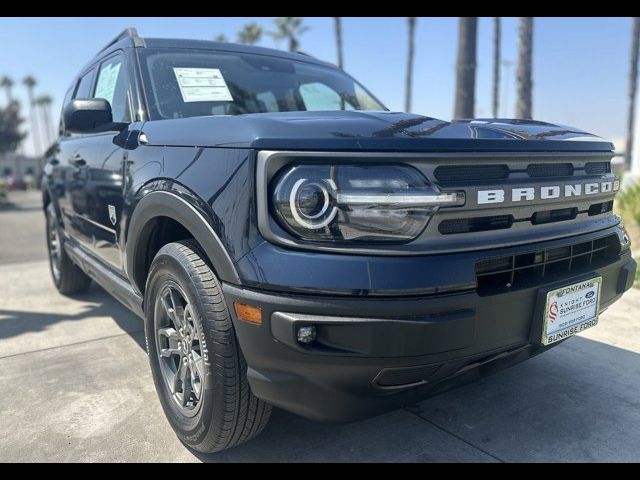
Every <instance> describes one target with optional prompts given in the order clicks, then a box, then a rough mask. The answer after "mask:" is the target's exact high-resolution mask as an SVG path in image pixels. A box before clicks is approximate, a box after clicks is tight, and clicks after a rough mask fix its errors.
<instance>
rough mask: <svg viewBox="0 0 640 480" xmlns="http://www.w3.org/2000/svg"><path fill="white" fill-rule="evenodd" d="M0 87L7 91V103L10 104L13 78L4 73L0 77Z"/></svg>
mask: <svg viewBox="0 0 640 480" xmlns="http://www.w3.org/2000/svg"><path fill="white" fill-rule="evenodd" d="M0 87H2V88H4V90H5V92H6V93H7V105H11V102H13V95H11V87H13V80H12V79H11V77H7V76H6V75H5V76H4V77H2V80H0Z"/></svg>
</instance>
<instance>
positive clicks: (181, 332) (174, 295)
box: [154, 280, 205, 417]
mask: <svg viewBox="0 0 640 480" xmlns="http://www.w3.org/2000/svg"><path fill="white" fill-rule="evenodd" d="M158 292H159V293H158V295H157V298H156V304H155V315H154V317H155V332H156V351H157V355H158V361H159V363H160V370H161V372H162V376H163V378H164V381H165V384H166V386H167V387H168V389H169V391H170V392H171V395H172V397H173V400H174V402H175V403H176V404H177V406H178V407H179V408H180V410H181V412H182V413H183V414H184V415H185V416H188V417H192V416H194V415H196V414H197V413H198V410H199V408H200V405H201V403H202V398H203V393H204V378H205V375H204V363H203V359H202V351H201V348H200V335H199V331H198V327H197V326H196V323H195V319H194V310H193V307H192V305H191V304H190V303H189V301H188V300H187V297H186V295H185V294H184V292H183V290H182V288H181V287H180V286H179V285H178V284H177V283H176V282H174V281H171V280H170V281H167V282H165V283H164V284H163V285H162V287H161V288H160V289H159V290H158Z"/></svg>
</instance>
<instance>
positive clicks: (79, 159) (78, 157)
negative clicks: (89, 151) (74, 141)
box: [69, 153, 87, 167]
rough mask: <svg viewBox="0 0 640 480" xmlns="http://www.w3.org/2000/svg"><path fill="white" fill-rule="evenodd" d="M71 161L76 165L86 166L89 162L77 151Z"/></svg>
mask: <svg viewBox="0 0 640 480" xmlns="http://www.w3.org/2000/svg"><path fill="white" fill-rule="evenodd" d="M69 163H70V164H71V165H73V166H75V167H84V166H85V165H86V164H87V161H86V160H85V159H84V158H82V156H81V155H80V154H78V153H76V154H75V155H74V156H73V158H71V160H69Z"/></svg>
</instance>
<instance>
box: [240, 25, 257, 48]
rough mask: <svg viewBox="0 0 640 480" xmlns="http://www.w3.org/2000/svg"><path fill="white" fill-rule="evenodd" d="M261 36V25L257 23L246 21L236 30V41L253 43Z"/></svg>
mask: <svg viewBox="0 0 640 480" xmlns="http://www.w3.org/2000/svg"><path fill="white" fill-rule="evenodd" d="M261 38H262V27H261V26H260V25H258V24H257V23H248V24H246V25H245V26H244V27H242V30H240V31H239V32H238V43H245V44H247V45H255V44H256V43H258V42H259V41H260V39H261Z"/></svg>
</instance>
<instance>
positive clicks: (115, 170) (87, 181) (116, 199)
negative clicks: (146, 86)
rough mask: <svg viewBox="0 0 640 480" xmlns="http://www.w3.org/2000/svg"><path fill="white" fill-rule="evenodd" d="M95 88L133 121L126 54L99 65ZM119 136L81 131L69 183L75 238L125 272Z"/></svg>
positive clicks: (71, 148) (116, 117)
mask: <svg viewBox="0 0 640 480" xmlns="http://www.w3.org/2000/svg"><path fill="white" fill-rule="evenodd" d="M92 92H93V93H92V95H91V97H93V98H104V99H106V100H107V101H108V102H109V103H110V104H111V111H112V114H113V121H114V122H127V123H128V122H130V121H131V106H130V100H129V99H130V95H129V77H128V74H127V68H126V64H125V58H124V56H123V55H122V54H121V53H116V54H115V55H112V56H110V57H108V58H106V59H105V60H103V61H102V62H101V63H100V64H98V65H97V71H96V78H95V82H94V86H93V88H92ZM75 98H81V97H78V96H76V97H75ZM116 134H117V132H104V133H96V134H89V135H81V136H78V138H74V139H73V140H71V141H69V142H68V143H67V148H68V150H67V155H69V159H68V167H67V182H66V183H67V193H68V197H69V198H68V200H69V206H68V208H69V209H70V215H69V220H71V223H72V231H73V234H74V236H75V237H76V238H77V239H78V240H79V241H80V243H81V244H83V245H84V246H85V247H87V249H89V250H90V251H91V252H92V253H94V254H95V255H96V256H97V257H99V259H100V260H102V261H104V262H105V263H107V264H108V265H109V266H111V267H113V268H115V269H116V270H118V271H121V270H122V256H121V253H120V249H119V248H118V227H119V221H120V216H121V214H122V203H123V172H124V166H125V162H124V160H125V155H126V153H125V151H124V150H123V149H122V148H120V147H118V146H117V145H115V144H114V143H113V139H114V137H115V135H116Z"/></svg>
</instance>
